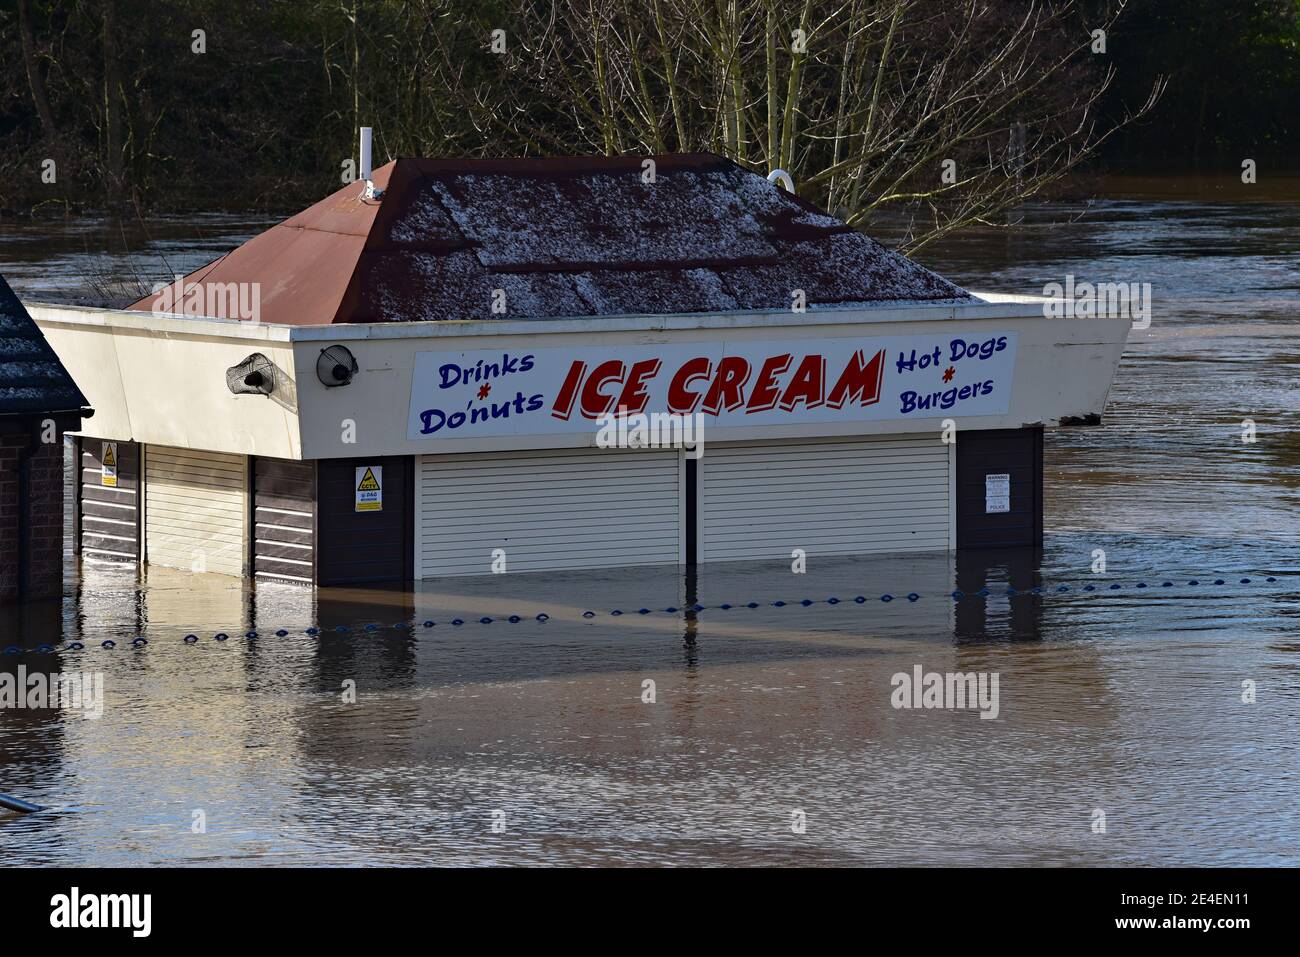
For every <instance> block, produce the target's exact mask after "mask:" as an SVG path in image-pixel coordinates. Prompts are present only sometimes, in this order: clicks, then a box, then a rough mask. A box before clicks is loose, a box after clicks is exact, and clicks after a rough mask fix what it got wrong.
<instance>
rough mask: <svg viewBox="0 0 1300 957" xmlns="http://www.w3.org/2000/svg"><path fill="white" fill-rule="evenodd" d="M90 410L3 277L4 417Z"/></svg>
mask: <svg viewBox="0 0 1300 957" xmlns="http://www.w3.org/2000/svg"><path fill="white" fill-rule="evenodd" d="M87 406H88V403H87V402H86V397H85V396H84V395H82V394H81V390H80V389H78V388H77V384H76V383H75V382H73V381H72V376H70V375H68V370H67V369H65V368H63V363H62V362H60V361H59V357H58V356H56V355H55V354H54V350H53V349H51V348H50V344H49V343H48V342H46V341H45V336H44V335H43V334H42V333H41V330H40V329H39V328H38V327H37V325H36V322H35V321H34V320H33V319H32V317H31V315H30V314H29V313H28V312H27V308H26V307H25V306H24V305H23V304H22V303H21V302H19V301H18V297H17V296H16V295H14V291H13V290H12V289H10V288H9V284H8V283H7V282H5V281H4V277H0V416H5V415H42V414H47V413H53V412H73V411H81V410H84V409H86V408H87Z"/></svg>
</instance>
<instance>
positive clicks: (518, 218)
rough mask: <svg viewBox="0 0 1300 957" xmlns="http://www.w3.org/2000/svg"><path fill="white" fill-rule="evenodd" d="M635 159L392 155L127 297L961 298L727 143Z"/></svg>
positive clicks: (426, 304) (680, 309)
mask: <svg viewBox="0 0 1300 957" xmlns="http://www.w3.org/2000/svg"><path fill="white" fill-rule="evenodd" d="M645 159H646V158H644V157H635V156H628V157H570V158H558V159H515V160H420V159H398V160H396V161H394V162H392V163H389V164H388V165H386V166H384V167H382V168H381V169H379V170H376V171H375V174H374V181H375V185H376V186H378V187H380V188H383V189H385V192H384V195H383V197H382V199H381V200H379V201H374V200H366V199H364V197H363V196H362V195H361V192H362V191H361V186H360V184H351V185H349V186H347V187H344V188H343V189H342V190H339V191H338V192H336V193H334V194H333V195H332V196H329V197H327V198H326V199H324V200H322V201H321V202H319V203H317V204H315V205H314V206H312V207H310V208H309V209H307V210H304V211H303V212H302V213H299V214H298V215H297V216H294V217H292V218H290V219H288V220H286V221H285V222H283V223H280V224H278V225H276V226H273V227H272V228H271V229H270V230H268V231H267V232H265V233H262V234H261V235H259V236H256V237H254V238H253V239H251V240H249V241H248V242H247V243H245V244H244V245H243V246H241V247H239V248H238V249H236V250H234V251H233V252H232V253H230V254H229V255H227V256H225V257H223V258H221V259H219V260H217V261H216V262H214V263H211V264H209V265H208V266H205V267H204V268H203V269H200V270H198V271H196V272H195V273H192V274H191V275H190V276H187V277H185V280H183V281H184V282H185V283H186V284H187V285H186V286H185V287H184V289H183V290H182V289H180V288H177V287H175V286H174V287H172V288H171V289H170V290H168V291H166V292H165V293H164V294H163V295H164V296H166V297H169V298H167V299H163V300H160V299H159V298H158V297H155V296H150V297H147V298H145V299H142V300H141V301H140V302H138V303H136V304H134V305H133V306H132V307H131V308H133V309H145V310H147V309H151V308H154V306H155V304H156V303H160V302H162V303H166V302H168V301H170V302H171V303H176V302H177V301H178V299H179V297H178V295H177V294H178V293H180V292H184V293H190V294H192V290H191V286H192V284H196V283H198V284H218V283H221V284H224V283H235V282H240V283H258V285H259V292H260V296H259V305H260V319H261V320H262V321H265V322H272V323H287V324H291V325H323V324H329V323H340V322H414V321H428V320H433V321H437V320H448V319H549V318H561V317H583V316H608V315H664V314H676V313H712V312H731V311H735V310H745V309H763V310H783V309H789V308H790V307H791V305H792V303H794V302H795V300H796V297H797V292H796V291H797V290H802V292H803V296H804V300H805V301H806V303H807V305H808V307H809V308H810V309H811V308H816V307H817V306H819V305H833V304H841V303H845V304H847V303H884V302H931V301H934V302H938V301H973V300H972V297H971V296H970V295H969V294H968V293H967V292H966V291H965V290H963V289H961V288H959V287H957V286H955V285H954V284H952V283H950V282H948V281H947V280H946V279H943V278H942V277H940V276H938V275H936V274H935V273H933V272H931V271H929V270H928V269H925V268H924V267H922V266H920V265H917V264H916V263H914V262H912V261H911V260H909V259H907V258H906V257H905V256H902V255H900V254H898V253H896V252H893V251H891V250H889V249H886V248H885V247H884V246H882V245H880V244H879V243H877V242H875V241H874V240H872V239H869V238H868V237H866V236H864V235H862V234H861V233H859V232H857V231H856V230H854V229H853V228H852V227H850V226H848V225H846V224H845V223H843V222H841V221H840V220H837V219H835V218H834V217H832V216H829V215H827V214H826V213H824V212H822V211H821V210H819V209H817V208H816V207H814V206H812V205H810V204H808V203H806V202H804V201H803V200H800V199H798V198H797V197H795V196H792V195H790V194H789V193H786V192H785V191H784V190H782V189H780V188H779V187H777V186H775V185H774V184H771V183H769V182H767V180H766V179H764V178H763V177H762V176H760V175H759V174H757V173H753V172H750V171H749V170H746V169H743V168H742V167H740V166H738V165H736V164H735V163H733V162H731V161H730V160H726V159H723V158H722V157H718V156H713V155H710V154H674V155H665V156H656V157H650V159H653V160H654V163H655V168H654V173H655V175H654V179H653V182H646V181H645V180H644V179H643V173H644V171H645V170H644V166H643V164H644V161H645ZM204 298H205V299H207V298H208V297H204ZM216 298H217V299H221V298H222V297H220V296H218V297H216ZM494 307H495V308H494ZM166 311H169V312H183V311H184V310H183V309H181V308H178V307H175V306H173V307H172V308H168V309H166ZM219 318H248V317H245V316H222V317H219Z"/></svg>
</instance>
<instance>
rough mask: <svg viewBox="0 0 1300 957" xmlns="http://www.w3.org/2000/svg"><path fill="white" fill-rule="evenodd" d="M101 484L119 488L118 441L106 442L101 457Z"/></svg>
mask: <svg viewBox="0 0 1300 957" xmlns="http://www.w3.org/2000/svg"><path fill="white" fill-rule="evenodd" d="M99 465H100V468H99V484H100V485H104V486H106V487H108V488H117V443H116V442H105V443H104V450H103V453H102V454H101V455H100V457H99Z"/></svg>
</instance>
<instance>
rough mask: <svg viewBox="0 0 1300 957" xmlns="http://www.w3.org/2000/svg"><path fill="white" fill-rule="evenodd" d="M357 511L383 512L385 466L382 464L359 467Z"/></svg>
mask: <svg viewBox="0 0 1300 957" xmlns="http://www.w3.org/2000/svg"><path fill="white" fill-rule="evenodd" d="M356 489H357V498H356V509H355V510H356V511H358V512H382V511H383V510H384V468H383V466H382V465H361V466H358V467H357V484H356Z"/></svg>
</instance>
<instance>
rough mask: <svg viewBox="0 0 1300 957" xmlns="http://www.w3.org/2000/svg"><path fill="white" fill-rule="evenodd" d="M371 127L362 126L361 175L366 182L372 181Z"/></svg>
mask: <svg viewBox="0 0 1300 957" xmlns="http://www.w3.org/2000/svg"><path fill="white" fill-rule="evenodd" d="M371 172H372V171H371V168H370V127H368V126H363V127H361V169H360V177H361V179H362V180H364V181H365V182H366V183H369V182H370V174H371Z"/></svg>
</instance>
